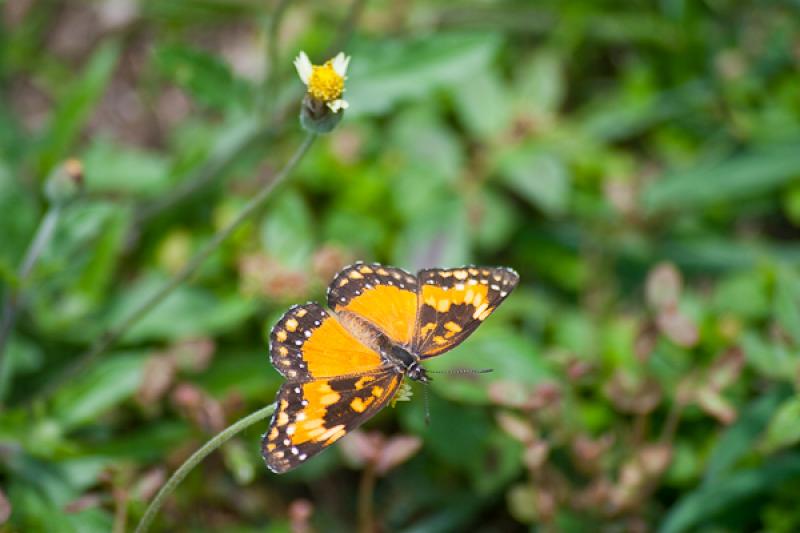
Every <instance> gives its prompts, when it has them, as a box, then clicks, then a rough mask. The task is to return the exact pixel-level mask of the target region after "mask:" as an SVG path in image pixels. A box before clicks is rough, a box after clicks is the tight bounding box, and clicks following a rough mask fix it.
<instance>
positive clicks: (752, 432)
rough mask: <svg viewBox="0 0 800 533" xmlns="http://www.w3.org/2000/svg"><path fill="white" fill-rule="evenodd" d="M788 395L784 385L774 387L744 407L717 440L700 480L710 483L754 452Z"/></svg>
mask: <svg viewBox="0 0 800 533" xmlns="http://www.w3.org/2000/svg"><path fill="white" fill-rule="evenodd" d="M787 395H788V393H787V391H786V389H785V388H780V389H773V390H771V391H769V392H767V393H766V394H765V395H764V396H762V397H760V398H757V399H756V400H753V401H752V402H751V403H750V404H748V405H747V406H745V408H744V409H742V410H741V412H740V414H739V418H738V420H737V421H736V423H735V424H734V425H732V426H731V427H729V428H728V429H727V430H725V432H724V433H723V434H722V436H721V437H720V438H719V439H718V440H717V441H716V444H715V446H714V448H712V450H711V453H710V454H709V458H708V465H707V466H706V473H705V478H704V480H703V483H713V482H714V481H715V480H716V479H717V478H719V477H720V476H723V475H725V474H727V473H728V472H729V471H730V470H731V469H732V468H733V467H734V466H735V465H736V462H737V461H739V460H740V459H741V458H743V457H744V456H745V455H746V454H748V453H750V452H752V451H753V446H754V444H755V443H756V441H757V440H758V438H759V436H760V435H761V433H762V432H763V431H764V428H766V427H767V424H768V423H769V420H770V417H771V416H772V414H773V413H774V412H775V409H777V408H778V406H779V405H780V404H781V401H782V400H783V399H785V398H786V396H787Z"/></svg>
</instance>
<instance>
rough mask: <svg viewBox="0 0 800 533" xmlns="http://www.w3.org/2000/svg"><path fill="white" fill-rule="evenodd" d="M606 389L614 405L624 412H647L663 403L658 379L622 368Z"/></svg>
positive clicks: (607, 384)
mask: <svg viewBox="0 0 800 533" xmlns="http://www.w3.org/2000/svg"><path fill="white" fill-rule="evenodd" d="M604 390H605V394H606V396H607V397H608V398H609V399H610V400H611V402H612V403H613V404H614V406H615V407H616V408H617V409H619V410H620V411H622V412H624V413H635V414H647V413H649V412H651V411H653V409H655V408H656V407H657V406H658V404H659V403H661V386H660V385H659V383H658V382H657V381H656V380H654V379H652V378H646V377H642V376H636V375H633V374H630V373H627V372H623V371H620V370H618V371H617V372H616V373H614V375H613V377H612V378H611V380H610V381H609V382H607V383H606V386H605V387H604Z"/></svg>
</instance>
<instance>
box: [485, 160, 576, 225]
mask: <svg viewBox="0 0 800 533" xmlns="http://www.w3.org/2000/svg"><path fill="white" fill-rule="evenodd" d="M497 166H498V172H499V174H500V178H501V180H502V182H503V183H504V184H506V185H507V186H508V187H510V188H511V189H512V190H513V191H515V192H516V193H517V194H519V195H520V196H521V197H522V198H524V199H525V200H527V201H529V202H530V203H531V204H533V205H534V206H536V207H538V208H539V209H541V210H542V211H544V213H545V214H547V215H550V216H554V215H561V214H563V213H564V212H565V211H566V209H567V205H568V202H569V198H570V189H571V184H570V182H571V177H570V173H569V170H568V169H567V167H566V165H565V164H564V162H563V161H562V160H561V159H560V158H559V157H558V156H557V155H555V154H554V153H550V152H548V151H546V150H544V149H541V148H537V147H536V146H531V145H523V146H520V147H518V148H515V149H513V150H510V151H507V152H506V153H504V154H502V155H501V156H500V159H499V161H498V163H497Z"/></svg>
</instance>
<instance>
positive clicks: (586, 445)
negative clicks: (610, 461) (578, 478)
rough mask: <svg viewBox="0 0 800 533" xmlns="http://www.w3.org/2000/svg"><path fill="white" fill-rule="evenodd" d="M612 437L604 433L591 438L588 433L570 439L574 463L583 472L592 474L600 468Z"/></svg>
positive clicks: (612, 439) (611, 442) (612, 441)
mask: <svg viewBox="0 0 800 533" xmlns="http://www.w3.org/2000/svg"><path fill="white" fill-rule="evenodd" d="M613 443H614V437H613V436H612V435H609V434H606V435H603V436H601V437H600V438H597V439H593V438H591V437H589V436H588V435H578V436H577V437H575V439H574V440H573V441H572V455H573V457H574V458H575V465H576V466H577V467H578V469H579V470H580V471H581V472H583V473H585V474H594V473H596V472H599V471H601V470H602V466H603V465H602V462H603V459H604V458H605V455H606V453H608V451H609V450H610V449H611V446H612V444H613Z"/></svg>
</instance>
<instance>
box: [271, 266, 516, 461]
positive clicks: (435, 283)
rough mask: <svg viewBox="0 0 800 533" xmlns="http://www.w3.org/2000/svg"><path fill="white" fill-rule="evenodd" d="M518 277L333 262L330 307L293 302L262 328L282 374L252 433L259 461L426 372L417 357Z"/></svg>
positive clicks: (446, 343)
mask: <svg viewBox="0 0 800 533" xmlns="http://www.w3.org/2000/svg"><path fill="white" fill-rule="evenodd" d="M518 281H519V275H518V274H517V273H516V272H514V271H513V270H511V269H510V268H486V267H476V266H467V267H461V268H452V269H439V268H432V269H425V270H422V271H420V272H418V273H417V275H416V276H414V275H412V274H410V273H408V272H406V271H405V270H402V269H400V268H396V267H390V266H383V265H379V264H365V263H360V262H359V263H355V264H353V265H350V266H348V267H346V268H344V269H342V271H341V272H339V273H338V274H337V275H336V276H335V277H334V279H333V281H332V282H331V284H330V286H329V287H328V292H327V296H328V307H329V308H330V310H331V311H330V312H329V311H326V310H325V309H324V308H323V307H322V306H320V305H319V304H317V303H313V302H309V303H306V304H304V305H295V306H293V307H291V308H290V309H289V310H288V311H287V312H286V314H284V315H283V317H281V319H280V320H279V321H278V322H277V324H275V327H273V329H272V331H271V333H270V359H271V361H272V365H273V366H274V367H275V368H276V369H277V370H278V372H279V373H280V374H282V375H283V376H284V377H285V378H286V382H285V383H284V384H283V385H282V386H281V388H280V390H279V391H278V395H277V397H276V404H277V407H276V409H275V413H274V414H273V417H272V421H271V422H270V426H269V429H268V430H267V433H265V434H264V437H263V440H262V455H263V456H264V461H265V462H266V464H267V467H268V468H269V469H270V470H272V471H273V472H276V473H283V472H286V471H288V470H291V469H292V468H295V467H296V466H298V465H300V464H302V463H303V462H304V461H306V460H307V459H309V458H311V457H313V456H314V455H316V454H318V453H319V452H320V451H322V450H323V449H325V448H326V447H328V446H330V445H331V444H333V443H334V442H336V441H337V440H339V439H340V438H341V437H342V436H344V435H345V434H347V432H349V431H352V430H353V429H355V428H356V427H358V426H360V425H361V424H362V423H364V422H365V421H366V420H368V419H369V418H370V417H372V416H373V415H374V414H375V413H377V412H378V411H380V410H381V408H383V407H384V406H385V405H386V404H387V403H389V401H390V400H391V399H392V397H393V396H394V394H395V392H397V390H398V387H399V386H400V384H401V382H402V380H403V378H404V377H408V378H410V379H412V380H416V381H420V382H423V383H426V382H428V381H430V378H429V377H428V375H427V373H426V372H425V368H424V367H423V366H422V364H421V363H422V362H423V361H425V360H426V359H428V358H431V357H434V356H436V355H439V354H442V353H444V352H446V351H448V350H450V349H452V348H453V347H455V346H457V345H458V344H460V343H461V342H462V341H464V339H466V338H467V337H468V336H469V335H470V334H471V333H472V332H473V331H474V330H475V329H476V328H477V327H478V326H479V325H480V324H481V322H483V321H484V320H486V318H487V317H488V316H489V315H490V314H492V312H493V311H494V310H495V309H496V308H497V306H498V305H500V303H501V302H502V301H503V300H504V299H505V298H506V297H507V296H508V294H509V293H510V292H511V290H512V289H513V288H514V287H516V285H517V282H518Z"/></svg>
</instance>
